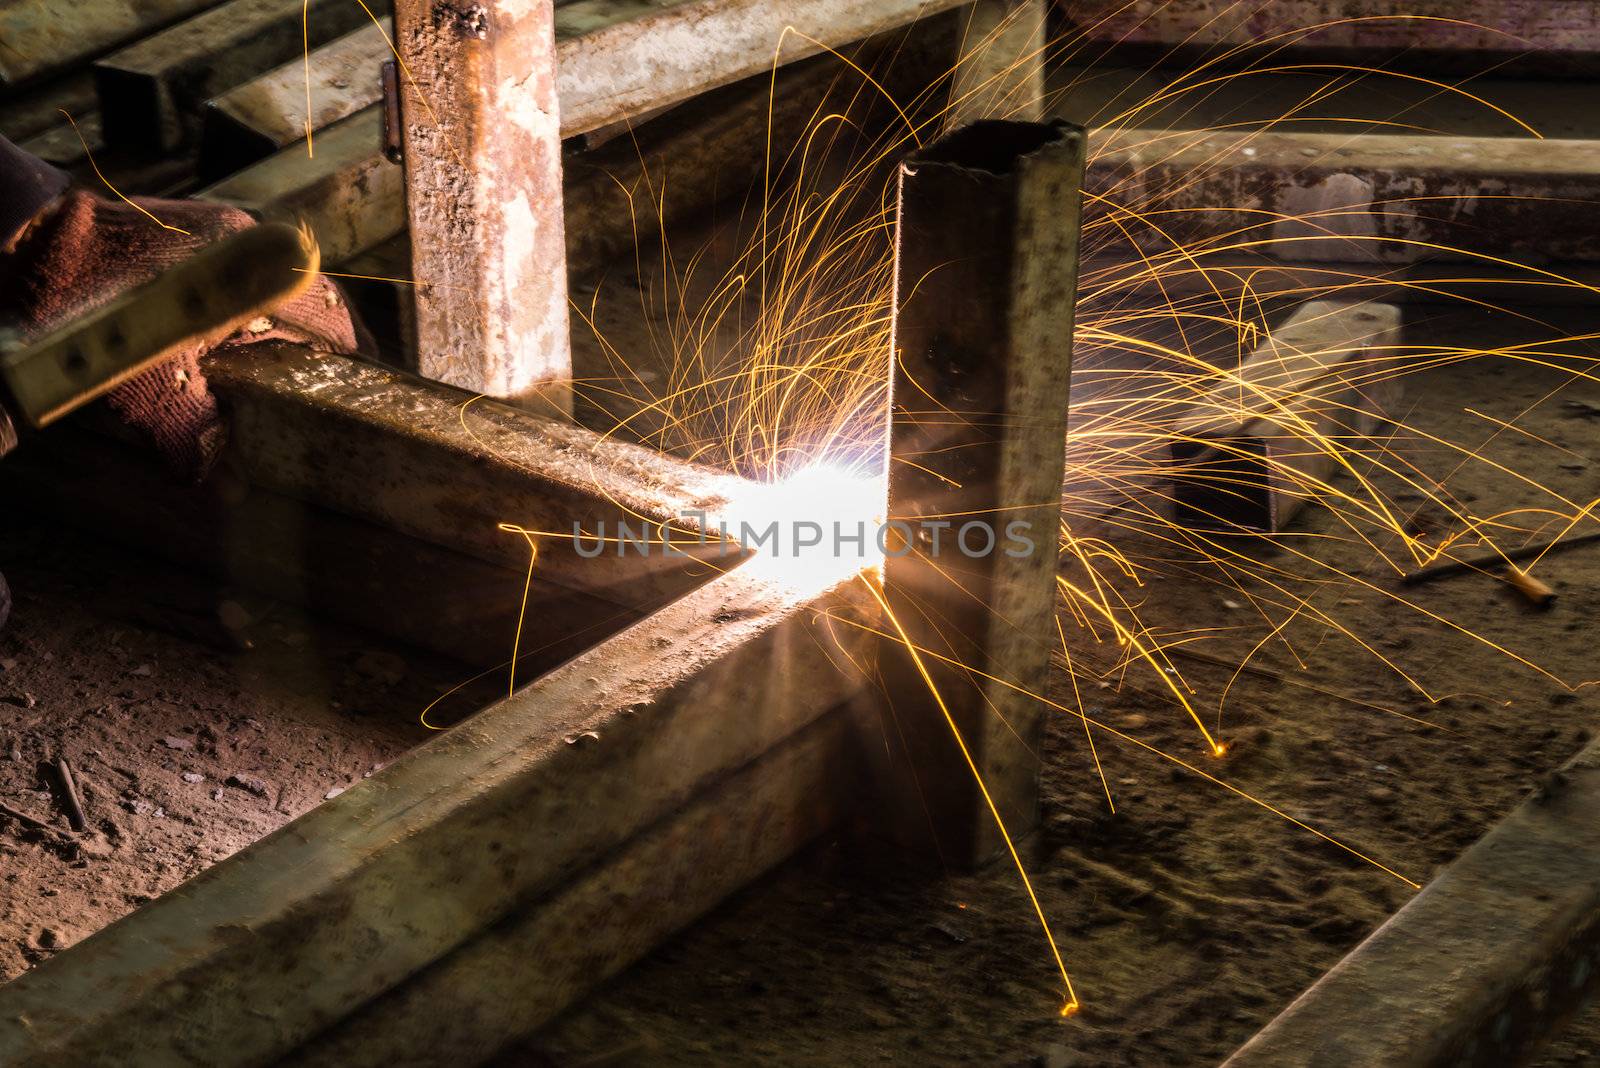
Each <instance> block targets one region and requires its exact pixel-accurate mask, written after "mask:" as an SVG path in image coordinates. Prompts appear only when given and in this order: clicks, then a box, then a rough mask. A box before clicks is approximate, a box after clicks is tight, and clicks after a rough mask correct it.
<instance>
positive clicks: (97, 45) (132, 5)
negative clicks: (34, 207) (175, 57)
mask: <svg viewBox="0 0 1600 1068" xmlns="http://www.w3.org/2000/svg"><path fill="white" fill-rule="evenodd" d="M216 2H217V0H111V2H109V3H98V4H64V3H61V0H11V2H9V3H7V4H4V5H0V41H4V42H5V47H4V48H0V85H4V86H7V87H9V86H14V85H18V84H21V83H22V82H26V81H32V80H33V79H35V78H41V77H43V76H45V75H48V74H53V73H55V72H57V71H62V70H65V69H66V68H68V67H71V66H72V65H74V64H76V63H79V62H82V61H83V60H85V59H88V58H89V57H91V56H94V55H97V54H99V53H101V52H104V51H105V50H106V49H108V48H113V47H115V46H116V45H118V44H121V43H122V42H123V41H129V40H132V39H133V38H136V37H141V36H143V35H144V34H147V33H150V32H151V31H153V30H157V29H160V28H161V27H162V26H165V25H167V24H168V23H170V22H173V21H175V20H177V19H181V18H184V17H185V16H188V15H192V14H194V13H195V12H196V11H203V10H205V9H206V8H207V7H210V6H212V5H213V4H215V3H216ZM8 132H9V131H8Z"/></svg>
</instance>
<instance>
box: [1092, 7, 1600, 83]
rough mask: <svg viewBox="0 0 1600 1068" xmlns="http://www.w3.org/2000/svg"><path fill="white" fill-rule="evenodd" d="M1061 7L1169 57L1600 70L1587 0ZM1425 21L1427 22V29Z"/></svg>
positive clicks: (1596, 17) (1547, 72) (1097, 30)
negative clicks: (1266, 53)
mask: <svg viewBox="0 0 1600 1068" xmlns="http://www.w3.org/2000/svg"><path fill="white" fill-rule="evenodd" d="M1062 10H1063V13H1064V14H1065V15H1066V17H1067V18H1068V19H1069V20H1070V21H1071V23H1072V26H1073V28H1074V30H1075V31H1076V33H1077V34H1080V35H1082V36H1083V37H1085V38H1087V39H1089V40H1092V41H1098V42H1104V43H1107V44H1115V45H1117V46H1118V47H1119V48H1122V49H1124V50H1127V49H1129V48H1139V47H1143V48H1145V49H1159V50H1160V51H1159V52H1154V53H1153V54H1154V55H1159V56H1164V57H1165V58H1166V59H1167V60H1168V62H1171V61H1172V60H1173V59H1178V60H1179V61H1180V62H1189V61H1192V58H1193V56H1194V54H1195V53H1196V52H1198V51H1200V50H1202V49H1216V50H1221V49H1239V48H1247V47H1249V46H1250V45H1252V44H1256V43H1258V42H1262V41H1269V42H1270V45H1268V46H1267V47H1270V48H1271V50H1272V52H1273V54H1274V55H1276V56H1280V57H1282V56H1284V55H1285V54H1286V53H1287V54H1289V55H1294V54H1295V53H1296V52H1317V53H1321V54H1323V55H1330V56H1331V57H1332V58H1337V59H1338V60H1340V61H1342V62H1344V63H1347V64H1361V65H1373V64H1379V63H1381V64H1383V65H1385V66H1393V65H1395V64H1396V63H1399V64H1400V65H1404V64H1405V63H1406V62H1411V63H1413V64H1416V63H1417V62H1418V61H1419V60H1424V61H1425V62H1426V63H1427V64H1428V66H1429V67H1430V68H1431V69H1433V70H1435V71H1437V70H1439V69H1440V68H1441V66H1443V65H1444V64H1446V63H1448V62H1449V60H1450V59H1451V57H1452V56H1460V57H1461V59H1462V61H1463V63H1464V64H1465V65H1466V69H1469V70H1471V71H1472V73H1473V74H1479V73H1481V72H1483V71H1485V70H1490V69H1493V70H1497V71H1500V72H1502V73H1509V72H1528V73H1532V74H1534V76H1536V77H1550V76H1551V75H1552V74H1564V75H1571V74H1584V73H1586V74H1593V73H1594V72H1595V71H1596V70H1597V69H1600V46H1597V42H1600V10H1597V9H1596V8H1595V6H1594V4H1592V3H1590V2H1589V0H1406V2H1405V3H1404V4H1396V2H1395V0H1244V2H1242V3H1227V4H1218V3H1216V2H1215V0H1065V2H1064V3H1063V4H1062ZM1418 19H1428V20H1429V22H1428V24H1427V31H1426V33H1425V34H1419V33H1418V29H1417V23H1416V20H1418ZM1297 31H1309V32H1297Z"/></svg>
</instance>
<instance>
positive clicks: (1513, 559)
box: [1400, 531, 1600, 586]
mask: <svg viewBox="0 0 1600 1068" xmlns="http://www.w3.org/2000/svg"><path fill="white" fill-rule="evenodd" d="M1597 541H1600V531H1595V532H1594V533H1591V534H1580V535H1578V536H1577V537H1566V538H1552V539H1550V540H1549V541H1539V542H1534V543H1533V544H1532V545H1524V546H1523V547H1522V548H1520V549H1512V550H1511V551H1509V552H1492V553H1483V554H1482V555H1480V556H1473V557H1469V558H1467V559H1465V560H1453V561H1451V562H1450V563H1448V564H1435V565H1433V566H1432V567H1425V568H1423V569H1422V570H1421V571H1413V572H1411V574H1409V575H1407V576H1406V577H1405V578H1403V579H1401V580H1400V581H1401V582H1402V583H1403V584H1405V585H1407V586H1417V585H1421V584H1422V583H1424V582H1433V581H1434V580H1436V579H1442V578H1450V577H1451V576H1452V575H1464V574H1466V573H1467V572H1469V571H1492V570H1494V569H1495V568H1501V567H1505V566H1507V565H1508V564H1515V563H1520V562H1522V561H1523V560H1531V559H1533V558H1534V557H1536V556H1541V557H1542V556H1546V555H1549V554H1551V553H1564V552H1566V551H1567V550H1568V549H1576V548H1578V546H1580V545H1589V544H1592V543H1594V542H1597Z"/></svg>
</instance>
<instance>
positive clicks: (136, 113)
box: [94, 0, 367, 150]
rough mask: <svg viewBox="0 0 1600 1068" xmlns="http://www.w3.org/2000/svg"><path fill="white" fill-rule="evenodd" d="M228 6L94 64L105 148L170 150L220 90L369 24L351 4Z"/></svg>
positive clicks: (294, 0) (283, 0)
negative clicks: (305, 46)
mask: <svg viewBox="0 0 1600 1068" xmlns="http://www.w3.org/2000/svg"><path fill="white" fill-rule="evenodd" d="M303 13H304V22H303V23H302V4H301V2H300V0H227V2H226V3H223V4H220V5H218V6H217V7H214V8H212V9H211V10H209V11H206V12H205V13H203V14H200V15H197V16H195V17H194V18H191V19H188V20H187V21H185V22H181V23H179V24H178V25H176V26H173V27H172V28H171V29H168V30H164V31H162V32H161V33H158V34H155V35H153V36H150V37H146V38H144V39H143V40H141V41H139V42H138V43H136V44H132V45H129V46H128V47H127V48H124V49H122V50H121V51H119V52H115V53H113V54H112V55H109V56H107V57H105V58H104V59H102V60H99V61H98V62H97V63H95V66H94V74H95V87H96V91H97V93H98V94H99V98H100V111H101V114H102V115H103V117H104V120H105V136H106V142H107V143H108V144H110V145H115V146H123V147H128V148H134V149H143V150H152V149H171V148H174V147H176V146H177V145H179V144H180V143H182V142H183V141H185V140H186V139H187V138H189V137H190V136H191V135H192V134H193V133H194V132H195V131H196V129H197V128H198V125H199V118H200V108H201V106H202V105H203V104H204V102H205V101H206V100H208V99H210V98H211V97H213V96H215V95H217V94H218V93H219V92H221V91H223V90H224V89H229V88H231V87H233V86H235V85H237V84H239V83H240V82H242V81H244V80H246V79H247V78H250V77H252V76H253V75H256V74H259V73H261V72H262V71H264V70H268V69H270V68H272V67H275V66H277V65H278V64H280V63H283V62H286V61H288V60H289V59H291V58H293V57H295V56H298V55H300V53H301V49H302V47H303V38H302V29H303V31H304V35H305V36H304V40H305V41H309V43H310V45H311V46H312V47H317V46H319V45H322V44H325V43H326V42H328V41H331V40H333V39H334V38H336V37H338V36H339V35H341V34H344V33H348V32H350V31H351V30H354V29H355V28H356V27H358V26H360V25H361V23H363V22H365V21H366V20H367V15H366V13H365V12H364V11H362V9H361V5H359V4H356V3H351V2H349V0H306V4H305V6H304V12H303Z"/></svg>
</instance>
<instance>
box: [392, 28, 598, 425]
mask: <svg viewBox="0 0 1600 1068" xmlns="http://www.w3.org/2000/svg"><path fill="white" fill-rule="evenodd" d="M395 31H396V36H397V41H396V44H397V46H398V47H399V49H400V54H401V56H402V58H403V59H404V60H405V62H406V65H407V67H408V69H409V70H410V72H411V74H412V76H413V77H414V78H415V79H416V81H415V83H414V84H413V83H410V82H408V83H407V84H406V85H405V86H403V87H402V100H401V114H402V115H403V116H404V122H405V127H406V164H405V172H406V211H407V215H408V218H409V220H410V226H411V251H412V265H413V270H414V271H415V273H416V276H417V277H418V278H419V279H422V280H424V281H426V282H427V283H429V284H428V285H426V286H423V287H419V289H418V292H417V351H418V364H419V368H418V369H419V370H420V371H421V373H422V374H423V375H425V376H427V377H428V378H433V379H436V380H439V381H442V382H449V383H450V384H452V385H457V386H461V387H463V388H466V389H470V390H472V391H474V392H477V393H484V394H487V395H489V396H491V397H499V398H502V399H505V400H509V401H512V402H514V403H518V404H523V405H527V406H530V407H532V406H538V407H541V408H543V409H544V410H546V411H558V412H570V411H571V409H572V396H571V381H572V352H571V345H570V339H569V337H568V330H567V265H566V251H567V250H566V239H565V235H564V230H563V217H562V207H561V203H562V202H561V129H560V120H559V117H558V116H559V109H558V103H557V98H556V60H555V56H556V53H555V36H554V33H555V22H554V8H553V6H552V4H551V0H514V2H508V3H500V4H496V5H494V6H492V7H488V6H484V5H481V4H474V5H467V6H461V5H457V4H455V3H453V2H452V0H399V2H398V3H396V5H395Z"/></svg>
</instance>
